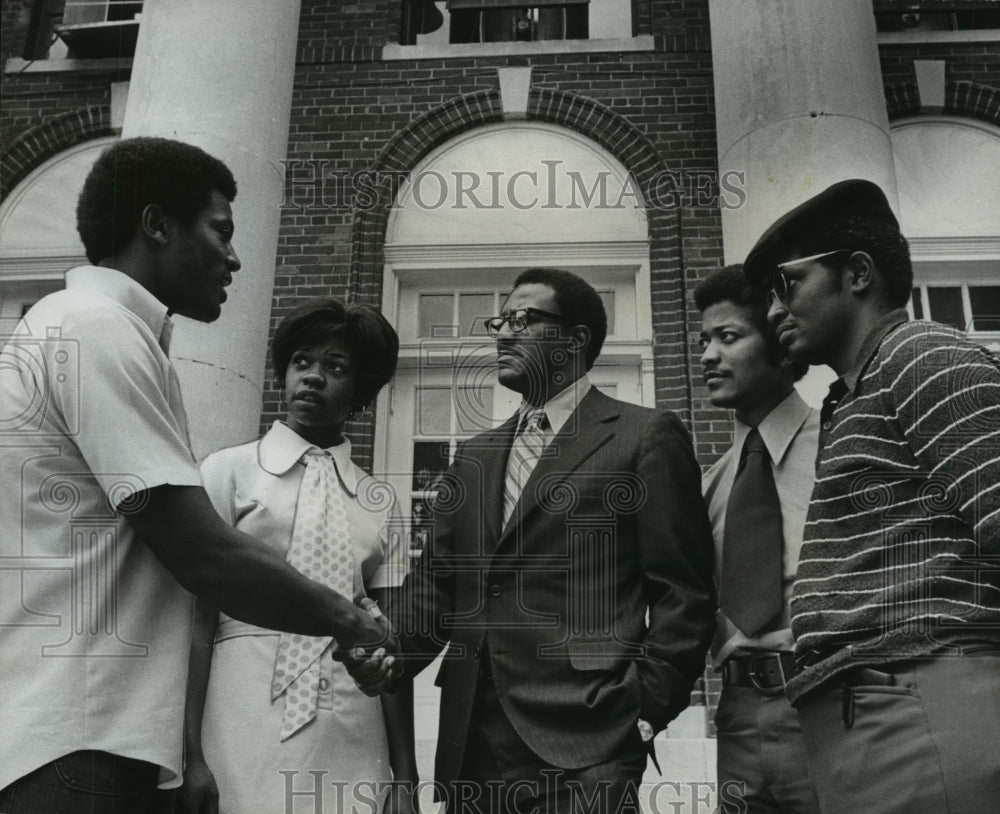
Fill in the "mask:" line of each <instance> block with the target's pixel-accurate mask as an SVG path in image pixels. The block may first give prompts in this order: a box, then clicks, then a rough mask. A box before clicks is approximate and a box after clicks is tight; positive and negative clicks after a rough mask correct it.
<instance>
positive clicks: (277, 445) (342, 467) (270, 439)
mask: <svg viewBox="0 0 1000 814" xmlns="http://www.w3.org/2000/svg"><path fill="white" fill-rule="evenodd" d="M310 449H319V447H317V446H316V445H315V444H310V443H309V442H308V441H306V439H305V438H303V437H302V436H301V435H299V434H298V433H297V432H295V431H294V430H292V429H290V428H289V427H288V425H287V424H285V423H284V422H281V421H275V422H274V423H273V424H272V425H271V429H269V430H268V431H267V433H266V434H265V435H264V437H263V438H261V439H260V443H259V444H258V447H257V460H258V461H259V463H260V466H261V469H263V470H264V471H265V472H269V473H270V474H272V475H276V476H279V477H280V476H281V475H284V474H285V473H287V472H288V471H289V470H290V469H291V468H292V467H293V466H295V465H296V464H297V463H298V462H299V460H300V459H301V458H302V456H303V455H305V453H306V452H307V451H308V450H310ZM322 451H323V452H325V453H327V454H328V455H329V456H330V457H331V458H333V463H334V465H335V466H336V467H337V475H338V476H339V477H340V482H341V483H342V484H343V486H344V488H345V489H346V490H347V491H348V492H349V493H350V494H351V496H354V495H356V494H357V493H358V471H357V467H356V466H355V465H354V462H353V461H352V460H351V441H350V439H349V438H345V439H344V440H343V442H342V443H340V444H337V445H336V446H334V447H327V448H326V449H324V450H322Z"/></svg>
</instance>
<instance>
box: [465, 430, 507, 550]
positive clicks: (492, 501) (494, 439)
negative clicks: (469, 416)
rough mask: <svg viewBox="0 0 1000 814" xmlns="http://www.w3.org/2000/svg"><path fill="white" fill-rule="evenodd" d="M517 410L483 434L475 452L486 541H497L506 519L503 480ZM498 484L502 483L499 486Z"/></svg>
mask: <svg viewBox="0 0 1000 814" xmlns="http://www.w3.org/2000/svg"><path fill="white" fill-rule="evenodd" d="M517 419H518V414H517V413H514V415H512V416H511V417H510V418H508V419H507V420H506V421H505V422H504V423H503V424H501V425H500V426H499V427H497V428H496V429H495V430H493V431H492V432H491V433H489V434H487V435H485V436H481V437H480V438H479V439H478V441H477V445H478V444H481V445H482V446H481V447H479V448H478V449H477V450H475V451H474V452H473V455H474V456H475V458H476V459H477V460H478V461H479V462H480V465H481V466H482V483H481V488H482V511H483V518H482V519H483V528H484V538H483V542H484V543H485V544H486V545H489V541H493V542H496V541H497V539H498V538H499V537H500V530H501V529H500V527H501V524H502V522H503V484H504V479H505V478H506V475H507V458H508V456H509V455H510V445H511V443H513V441H514V433H515V432H516V431H517ZM497 484H499V486H497Z"/></svg>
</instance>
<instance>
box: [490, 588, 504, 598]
mask: <svg viewBox="0 0 1000 814" xmlns="http://www.w3.org/2000/svg"><path fill="white" fill-rule="evenodd" d="M502 593H503V588H501V587H500V586H499V585H491V586H490V595H491V596H500V594H502Z"/></svg>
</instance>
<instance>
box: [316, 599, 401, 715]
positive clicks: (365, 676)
mask: <svg viewBox="0 0 1000 814" xmlns="http://www.w3.org/2000/svg"><path fill="white" fill-rule="evenodd" d="M358 606H359V607H360V608H361V610H363V611H367V613H368V616H367V617H364V616H362V619H363V622H362V624H361V626H360V627H359V630H358V636H357V637H356V639H355V644H354V646H353V647H347V648H345V647H342V646H341V645H340V644H339V643H338V644H337V645H336V647H334V649H333V657H334V658H335V659H336V660H337V661H339V662H341V663H343V665H344V666H345V667H346V668H347V672H348V673H350V674H351V678H353V679H354V683H355V684H356V685H357V686H358V689H360V690H361V691H362V692H363V693H364V694H365V695H368V696H374V695H379V694H380V693H382V692H385V691H387V690H389V691H391V690H392V689H394V688H395V686H396V684H397V682H398V681H399V679H400V678H401V677H402V675H403V661H402V659H401V658H400V650H399V638H398V637H397V636H396V634H395V632H394V631H393V629H392V625H391V624H390V622H389V620H388V619H387V618H386V616H385V615H384V614H383V613H382V610H381V609H380V608H379V606H378V603H377V602H376V601H375V600H374V599H371V598H369V597H367V596H366V597H363V598H362V599H361V600H360V601H359V602H358Z"/></svg>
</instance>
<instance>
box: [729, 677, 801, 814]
mask: <svg viewBox="0 0 1000 814" xmlns="http://www.w3.org/2000/svg"><path fill="white" fill-rule="evenodd" d="M715 728H716V732H717V736H716V737H717V748H718V780H719V785H718V789H719V809H720V812H722V814H817V812H818V811H819V804H818V803H817V802H816V793H815V791H814V790H813V784H812V780H811V779H810V776H809V763H808V759H807V757H806V744H805V740H803V738H802V729H801V727H800V726H799V717H798V715H797V713H796V712H795V709H794V708H793V707H792V705H791V704H790V703H789V702H788V699H787V698H785V696H784V694H783V693H782V694H781V695H774V694H772V695H763V694H761V692H760V691H758V690H757V689H755V688H753V687H734V686H729V685H727V686H725V687H723V689H722V696H721V697H720V698H719V709H718V711H717V712H716V714H715Z"/></svg>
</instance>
